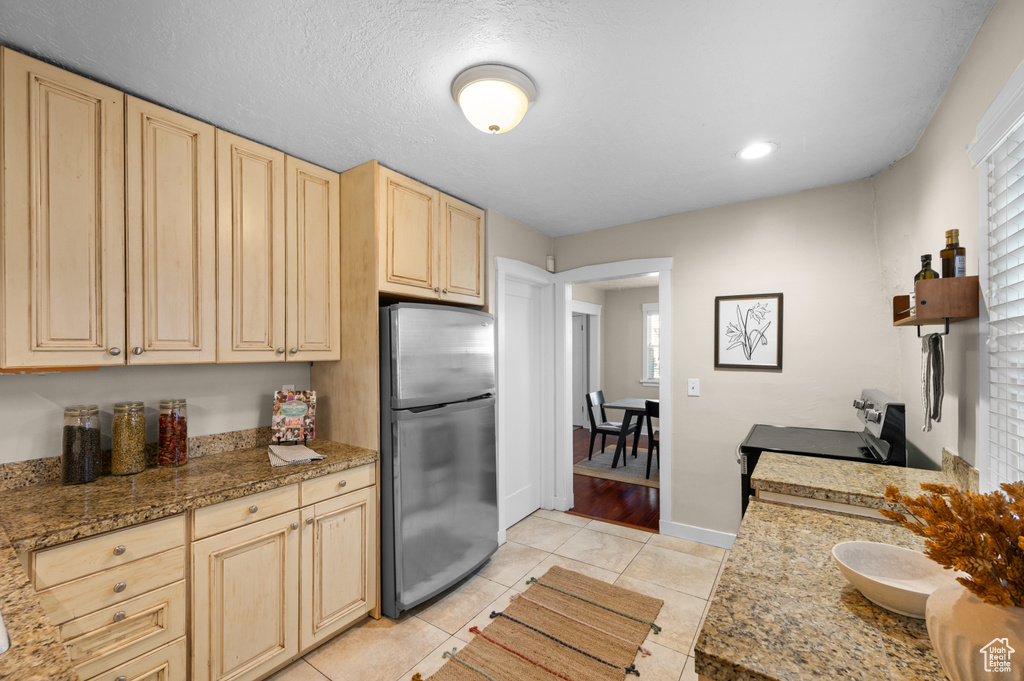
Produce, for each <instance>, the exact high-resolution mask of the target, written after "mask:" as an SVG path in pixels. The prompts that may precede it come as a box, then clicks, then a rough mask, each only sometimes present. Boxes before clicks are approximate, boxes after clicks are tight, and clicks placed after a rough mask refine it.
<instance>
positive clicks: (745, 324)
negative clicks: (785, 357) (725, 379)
mask: <svg viewBox="0 0 1024 681" xmlns="http://www.w3.org/2000/svg"><path fill="white" fill-rule="evenodd" d="M715 368H716V369H744V370H747V371H782V294H781V293H753V294H746V295H739V296H715Z"/></svg>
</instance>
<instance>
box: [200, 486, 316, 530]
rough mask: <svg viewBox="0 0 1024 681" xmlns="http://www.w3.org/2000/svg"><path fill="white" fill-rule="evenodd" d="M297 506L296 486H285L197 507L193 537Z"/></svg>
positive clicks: (264, 517)
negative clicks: (204, 506)
mask: <svg viewBox="0 0 1024 681" xmlns="http://www.w3.org/2000/svg"><path fill="white" fill-rule="evenodd" d="M298 507H299V486H298V485H287V486H285V487H279V488H277V489H272V490H268V491H266V492H260V493H259V494H250V495H248V496H244V497H239V498H238V499H232V500H231V501H223V502H221V503H219V504H214V505H213V506H207V507H206V508H199V509H196V510H195V512H194V513H193V515H192V523H193V524H192V539H193V541H195V540H196V539H202V538H203V537H209V536H210V535H214V534H217V533H219V532H224V531H226V530H233V529H235V528H236V527H242V526H243V525H250V524H252V523H254V522H257V521H260V520H264V519H266V518H269V517H271V516H275V515H277V514H279V513H284V512H286V511H292V510H295V509H296V508H298Z"/></svg>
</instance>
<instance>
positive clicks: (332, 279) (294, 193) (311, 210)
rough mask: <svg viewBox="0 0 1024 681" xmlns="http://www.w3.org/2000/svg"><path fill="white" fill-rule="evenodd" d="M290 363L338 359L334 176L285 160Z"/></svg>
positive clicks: (337, 212) (338, 233) (338, 253)
mask: <svg viewBox="0 0 1024 681" xmlns="http://www.w3.org/2000/svg"><path fill="white" fill-rule="evenodd" d="M285 171H286V175H287V178H288V180H287V181H288V200H287V201H288V203H287V205H288V217H287V226H288V231H287V239H286V241H287V245H286V254H287V266H286V269H287V277H288V285H287V301H286V304H285V310H286V311H285V314H286V315H287V319H288V325H287V328H286V332H285V338H286V340H287V346H288V359H290V360H300V361H303V362H308V361H316V360H337V359H341V218H340V212H341V203H340V199H339V196H338V187H339V177H338V173H335V172H331V171H330V170H327V169H325V168H320V167H318V166H315V165H313V164H312V163H306V162H305V161H300V160H299V159H296V158H292V157H290V156H289V157H288V158H287V160H286V162H285Z"/></svg>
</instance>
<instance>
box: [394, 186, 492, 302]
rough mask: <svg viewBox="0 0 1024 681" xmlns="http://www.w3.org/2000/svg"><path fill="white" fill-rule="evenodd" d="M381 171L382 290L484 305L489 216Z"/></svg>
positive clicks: (448, 197)
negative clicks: (485, 217)
mask: <svg viewBox="0 0 1024 681" xmlns="http://www.w3.org/2000/svg"><path fill="white" fill-rule="evenodd" d="M378 168H379V185H378V190H377V191H378V194H377V202H378V205H377V214H378V219H379V220H380V221H381V222H380V224H379V226H378V235H377V239H378V243H377V257H378V269H377V272H378V288H379V290H380V291H381V292H384V293H394V294H398V295H407V296H413V297H417V298H429V299H432V300H443V301H451V302H458V303H467V304H471V305H482V304H483V279H484V269H483V264H484V243H483V239H484V213H483V211H482V210H480V209H479V208H476V207H475V206H471V205H469V204H468V203H465V202H463V201H459V200H458V199H454V198H452V197H450V196H446V195H444V194H442V193H440V192H439V191H437V190H436V189H432V188H430V187H428V186H427V185H425V184H422V183H420V182H417V181H416V180H412V179H409V178H408V177H405V176H403V175H400V174H398V173H396V172H395V171H393V170H390V169H388V168H385V167H383V166H378Z"/></svg>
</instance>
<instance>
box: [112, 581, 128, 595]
mask: <svg viewBox="0 0 1024 681" xmlns="http://www.w3.org/2000/svg"><path fill="white" fill-rule="evenodd" d="M127 588H128V585H127V584H125V583H124V582H118V583H117V584H115V585H114V593H116V594H119V593H121V592H122V591H124V590H125V589H127Z"/></svg>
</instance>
